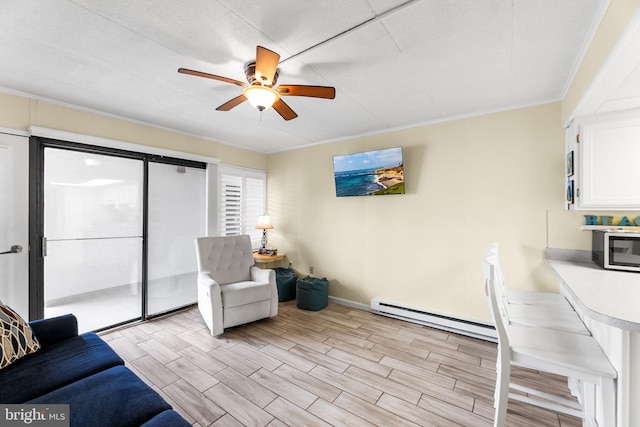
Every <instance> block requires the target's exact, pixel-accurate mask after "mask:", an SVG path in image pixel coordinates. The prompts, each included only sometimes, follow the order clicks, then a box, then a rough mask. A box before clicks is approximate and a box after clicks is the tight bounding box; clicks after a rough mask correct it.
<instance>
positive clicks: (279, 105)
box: [273, 99, 298, 120]
mask: <svg viewBox="0 0 640 427" xmlns="http://www.w3.org/2000/svg"><path fill="white" fill-rule="evenodd" d="M273 109H274V110H276V111H277V112H278V114H280V115H281V116H282V118H283V119H285V120H291V119H295V118H296V117H298V115H297V114H296V112H295V111H293V110H292V109H291V107H289V106H288V105H287V104H286V103H285V102H284V101H283V100H282V99H278V100H277V101H276V102H275V104H273Z"/></svg>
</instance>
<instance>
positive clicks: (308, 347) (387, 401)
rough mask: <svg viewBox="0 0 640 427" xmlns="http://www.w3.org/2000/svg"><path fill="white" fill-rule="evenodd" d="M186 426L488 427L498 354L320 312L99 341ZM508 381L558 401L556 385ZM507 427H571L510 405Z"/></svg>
mask: <svg viewBox="0 0 640 427" xmlns="http://www.w3.org/2000/svg"><path fill="white" fill-rule="evenodd" d="M101 335H102V337H103V338H104V339H105V340H106V341H107V342H109V344H110V345H111V346H112V347H113V348H114V349H115V350H116V351H117V352H118V354H120V356H122V358H123V359H125V361H126V365H127V366H128V367H129V368H131V369H132V370H133V371H134V372H135V373H136V374H138V375H139V376H140V377H141V378H142V379H143V380H144V381H145V382H147V384H149V385H150V386H151V387H153V388H154V389H155V390H157V391H158V392H159V393H160V394H161V395H162V396H163V397H164V398H165V399H166V400H167V401H168V402H169V403H170V404H171V405H172V406H173V407H174V409H176V410H177V411H178V412H179V413H180V414H181V415H182V416H183V417H184V418H186V419H187V420H188V421H189V422H191V423H192V424H193V425H195V426H201V427H204V426H216V427H223V426H224V427H227V426H270V427H276V426H284V425H288V426H296V427H299V426H349V427H354V426H374V425H375V426H385V427H387V426H394V427H395V426H416V425H420V426H461V425H462V426H473V427H482V426H491V425H493V421H492V420H493V411H494V410H493V390H494V386H495V364H496V344H493V343H490V342H486V341H482V340H478V339H473V338H468V337H465V336H461V335H457V334H453V333H447V332H443V331H441V330H437V329H432V328H429V327H424V326H420V325H416V324H413V323H407V322H403V321H400V320H395V319H390V318H387V317H383V316H378V315H375V314H372V313H369V312H367V311H363V310H357V309H354V308H350V307H346V306H342V305H338V304H334V303H330V304H329V306H328V307H327V308H326V309H324V310H322V311H318V312H311V311H304V310H300V309H298V308H296V305H295V301H290V302H285V303H280V312H279V314H278V316H277V317H275V318H272V319H266V320H263V321H259V322H254V323H251V324H248V325H244V326H239V327H236V328H232V329H228V330H227V331H225V333H224V334H223V335H222V336H220V337H217V338H214V337H212V336H211V335H210V334H209V331H208V329H207V328H206V327H205V324H204V322H203V320H202V318H201V317H200V312H199V311H198V310H197V308H195V307H193V308H189V309H186V310H184V311H181V312H178V313H174V314H171V315H168V316H165V317H163V318H160V319H156V320H153V321H149V322H145V323H140V324H137V325H134V326H130V327H126V328H121V329H118V330H113V331H107V332H104V333H102V334H101ZM514 375H517V376H519V377H520V378H527V379H528V381H530V383H531V384H533V383H536V384H543V385H544V387H545V388H546V389H547V390H554V391H556V392H557V391H558V390H561V391H562V392H566V394H567V395H569V392H568V389H567V382H566V378H562V377H556V376H551V375H547V374H545V375H542V374H538V373H536V372H532V371H527V370H522V369H516V370H515V371H514ZM507 425H508V426H517V427H527V426H531V427H533V426H535V427H540V426H563V427H569V426H574V427H575V426H580V425H582V424H581V421H580V420H579V419H576V418H572V417H567V416H564V415H560V414H557V413H554V412H550V411H547V410H543V409H539V408H536V407H533V406H530V405H525V404H522V403H520V402H514V401H510V402H509V413H508V417H507Z"/></svg>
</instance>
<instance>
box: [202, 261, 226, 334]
mask: <svg viewBox="0 0 640 427" xmlns="http://www.w3.org/2000/svg"><path fill="white" fill-rule="evenodd" d="M198 309H199V310H200V313H201V314H202V318H203V319H204V322H205V323H206V324H207V326H208V327H209V330H210V331H211V335H212V336H216V335H220V334H222V333H223V332H224V324H223V323H224V317H223V313H222V293H221V292H220V285H219V284H218V282H216V281H215V280H214V279H213V277H211V275H210V274H209V273H200V274H198Z"/></svg>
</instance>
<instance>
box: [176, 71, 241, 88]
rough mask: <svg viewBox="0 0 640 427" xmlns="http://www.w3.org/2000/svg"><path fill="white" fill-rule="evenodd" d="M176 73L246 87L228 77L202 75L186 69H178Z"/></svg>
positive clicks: (199, 72)
mask: <svg viewBox="0 0 640 427" xmlns="http://www.w3.org/2000/svg"><path fill="white" fill-rule="evenodd" d="M178 72H179V73H182V74H190V75H192V76H198V77H205V78H207V79H213V80H219V81H221V82H225V83H231V84H233V85H238V86H240V87H245V86H247V84H246V83H243V82H241V81H240V80H234V79H230V78H228V77H222V76H216V75H215V74H209V73H203V72H202V71H195V70H190V69H188V68H178Z"/></svg>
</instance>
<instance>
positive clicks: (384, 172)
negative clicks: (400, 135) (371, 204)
mask: <svg viewBox="0 0 640 427" xmlns="http://www.w3.org/2000/svg"><path fill="white" fill-rule="evenodd" d="M333 174H334V178H335V181H336V196H338V197H344V196H381V195H385V194H404V165H403V164H402V147H395V148H387V149H384V150H375V151H367V152H362V153H355V154H346V155H344V156H336V157H334V158H333Z"/></svg>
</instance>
